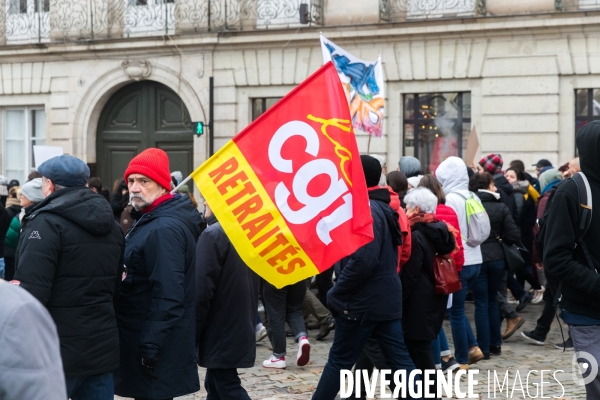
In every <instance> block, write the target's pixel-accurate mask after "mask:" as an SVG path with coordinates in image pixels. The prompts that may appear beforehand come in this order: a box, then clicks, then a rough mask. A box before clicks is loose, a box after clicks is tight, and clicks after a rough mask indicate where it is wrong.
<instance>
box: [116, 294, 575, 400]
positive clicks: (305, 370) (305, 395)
mask: <svg viewBox="0 0 600 400" xmlns="http://www.w3.org/2000/svg"><path fill="white" fill-rule="evenodd" d="M542 307H543V303H540V304H530V305H529V306H527V308H526V309H525V310H523V312H521V313H520V315H521V316H522V317H524V318H525V319H526V323H525V325H523V328H522V329H521V330H520V331H518V332H517V333H516V334H515V335H514V336H513V337H511V338H509V339H508V340H506V341H505V342H504V344H503V345H502V355H501V356H492V359H491V360H488V361H481V362H479V363H478V364H476V365H472V366H471V369H475V368H479V375H477V376H476V379H477V380H478V381H479V383H478V385H476V386H475V393H479V395H480V397H479V398H481V399H494V398H496V399H507V398H512V399H525V398H542V394H541V393H540V391H539V387H540V381H541V375H540V372H539V371H541V370H550V371H551V372H544V377H543V380H544V382H546V383H545V384H544V385H543V387H544V391H543V396H544V397H545V398H564V399H573V400H575V399H585V389H584V387H583V386H577V385H576V384H575V383H574V382H573V380H572V377H571V371H572V366H571V365H572V364H571V361H572V357H573V352H572V351H567V352H563V351H562V350H557V349H555V348H554V343H560V342H562V337H561V333H560V329H559V326H558V323H557V322H556V320H555V321H554V324H553V326H552V330H551V331H550V334H549V335H548V338H547V340H546V345H545V346H536V345H532V344H529V343H527V342H526V341H525V340H524V339H523V338H521V336H520V332H521V331H522V330H532V329H533V327H534V326H535V321H536V320H537V318H538V317H539V315H540V313H541V311H542ZM466 309H467V315H469V317H470V320H471V321H473V310H474V307H473V303H467V306H466ZM444 328H445V329H446V334H447V337H448V340H449V341H451V340H452V335H451V334H450V330H449V322H448V321H445V322H444ZM503 329H504V325H503ZM473 331H474V332H475V327H474V326H473ZM563 332H564V334H565V337H567V334H568V332H567V328H566V327H565V325H563ZM316 333H317V331H309V335H310V336H312V337H314V336H315V335H316ZM310 336H309V340H310V341H311V346H312V347H311V361H310V363H309V364H308V365H307V366H305V367H297V366H296V365H295V355H296V350H297V347H296V344H295V343H294V342H293V340H292V339H291V338H288V347H287V350H288V357H287V361H288V367H287V369H285V370H267V369H265V368H262V362H263V360H265V359H267V358H268V357H269V356H270V354H271V352H270V345H269V343H268V340H267V339H265V341H264V342H260V343H259V344H258V346H257V354H256V363H255V366H254V368H251V369H244V370H239V373H240V377H241V379H242V384H243V385H244V387H245V388H246V390H247V391H248V393H249V395H250V397H251V398H252V399H263V400H272V399H298V400H304V399H310V398H311V396H312V393H313V392H314V390H315V388H316V386H317V383H318V381H319V377H320V376H321V372H322V370H323V367H324V365H325V363H326V361H327V356H328V352H329V347H330V346H331V343H332V341H333V332H332V333H331V334H330V335H329V337H327V338H326V339H325V340H324V341H322V342H317V341H316V340H314V339H313V340H311V338H310ZM450 347H451V348H452V344H451V346H450ZM532 370H536V371H537V372H531V373H530V374H529V384H527V375H528V373H529V372H530V371H532ZM556 370H563V371H564V372H558V373H556V378H557V379H558V381H560V383H561V384H562V385H563V386H564V391H563V389H562V387H561V386H560V385H559V384H558V383H557V382H556V381H555V380H554V379H553V377H552V374H553V373H554V372H555V371H556ZM488 371H489V373H490V376H491V383H490V394H489V396H488V391H487V389H488ZM494 371H496V374H497V376H498V379H499V381H500V383H501V382H503V380H504V377H505V375H506V373H507V371H508V386H509V388H510V391H511V393H509V394H508V395H507V394H506V393H507V392H506V387H505V389H504V391H503V392H502V393H500V392H499V391H498V390H499V389H498V387H497V392H496V395H495V396H494V393H493V388H494ZM517 371H518V372H519V374H518V377H520V379H519V378H518V377H517ZM198 372H199V375H200V381H201V382H203V380H204V372H205V371H204V369H203V368H199V369H198ZM463 380H464V381H466V379H463ZM519 381H520V382H522V387H523V390H524V392H521V390H520V389H521V386H520V384H519ZM464 388H465V389H466V384H465V386H464ZM513 388H514V389H515V390H514V392H513V391H512V390H513ZM527 389H529V393H528V392H527ZM561 396H563V397H561ZM204 398H206V391H205V390H204V388H202V390H201V391H200V392H198V393H196V394H194V395H188V396H183V397H179V398H177V399H178V400H196V399H204ZM376 398H379V397H376ZM115 399H121V398H120V397H118V396H116V397H115Z"/></svg>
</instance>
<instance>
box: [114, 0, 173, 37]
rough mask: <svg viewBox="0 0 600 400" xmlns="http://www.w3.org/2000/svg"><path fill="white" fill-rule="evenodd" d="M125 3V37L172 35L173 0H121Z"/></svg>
mask: <svg viewBox="0 0 600 400" xmlns="http://www.w3.org/2000/svg"><path fill="white" fill-rule="evenodd" d="M121 1H124V2H125V4H126V8H125V15H124V23H125V29H124V33H125V37H130V36H135V37H138V36H153V35H173V34H174V33H175V14H174V10H175V9H174V5H175V4H174V0H121Z"/></svg>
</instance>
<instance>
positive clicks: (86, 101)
mask: <svg viewBox="0 0 600 400" xmlns="http://www.w3.org/2000/svg"><path fill="white" fill-rule="evenodd" d="M90 75H92V74H91V73H90ZM147 79H148V80H152V81H156V82H159V83H162V84H163V85H165V86H167V87H169V88H170V89H171V90H173V91H174V92H175V93H177V95H178V96H179V97H180V98H181V100H182V101H183V103H184V104H185V106H186V108H187V110H188V112H189V114H190V118H191V120H192V121H208V119H207V118H208V112H207V111H208V110H206V112H205V110H204V108H203V106H202V103H201V102H200V98H199V96H198V93H197V92H196V91H195V90H194V89H193V88H192V86H191V85H190V83H189V82H188V81H187V80H185V79H184V78H183V77H182V76H181V75H180V74H179V73H178V72H176V71H174V70H172V69H170V68H167V67H164V66H162V65H153V66H152V71H151V73H150V74H149V75H148V76H147ZM134 82H135V80H134V79H132V78H130V77H129V76H127V75H126V74H125V73H123V67H122V66H121V64H120V63H118V64H116V65H115V67H114V68H112V69H111V70H109V71H107V72H105V73H103V74H102V75H100V76H99V77H98V78H97V79H96V80H94V81H93V82H92V83H91V84H90V85H89V87H88V88H87V90H85V92H84V93H83V95H82V96H81V98H80V100H79V105H78V107H77V108H76V110H75V123H74V126H73V137H74V146H73V150H74V155H75V156H77V157H80V158H81V159H83V160H84V161H86V162H87V163H95V162H96V129H97V127H98V121H99V118H100V114H101V113H102V110H103V109H104V106H105V105H106V103H107V102H108V100H109V99H110V97H111V96H112V95H113V94H115V93H116V92H117V91H118V90H119V89H121V88H122V87H124V86H125V85H127V84H130V83H134ZM201 140H202V143H201V147H202V148H204V147H206V138H205V137H203V138H202V139H201Z"/></svg>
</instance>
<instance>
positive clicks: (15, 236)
mask: <svg viewBox="0 0 600 400" xmlns="http://www.w3.org/2000/svg"><path fill="white" fill-rule="evenodd" d="M20 230H21V221H19V216H18V215H15V216H14V217H13V219H12V221H10V225H9V227H8V231H6V239H5V240H4V246H6V247H10V248H11V249H16V248H17V243H18V241H19V231H20Z"/></svg>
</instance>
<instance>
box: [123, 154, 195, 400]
mask: <svg viewBox="0 0 600 400" xmlns="http://www.w3.org/2000/svg"><path fill="white" fill-rule="evenodd" d="M124 178H125V182H127V186H128V188H129V198H130V200H131V205H132V206H133V207H134V211H133V212H132V217H133V218H134V219H135V222H134V224H133V226H132V227H131V228H130V229H129V232H128V233H127V235H126V236H125V265H126V268H127V269H126V275H125V276H124V280H123V283H122V285H121V293H120V298H119V302H118V303H117V306H116V313H117V325H118V328H119V338H120V344H121V364H120V367H119V369H118V370H117V372H116V373H115V394H117V395H119V396H123V397H133V398H135V399H136V400H145V399H153V400H161V399H172V398H173V397H177V396H183V395H186V394H189V393H194V392H196V391H198V390H200V382H199V379H198V369H197V357H196V348H195V339H196V338H195V311H194V301H195V300H194V296H195V289H194V288H195V282H194V279H195V274H194V265H195V260H196V257H195V254H196V252H195V249H196V240H197V239H198V236H199V229H198V226H199V224H200V214H199V213H198V210H196V209H195V208H194V206H193V205H192V203H191V201H190V199H189V198H188V197H181V196H180V195H178V194H175V195H172V194H170V189H171V174H170V171H169V158H168V156H167V154H166V153H165V152H164V151H162V150H160V149H156V148H150V149H147V150H144V151H143V152H141V153H140V154H138V155H137V156H136V157H134V158H133V159H132V160H131V162H130V163H129V166H128V167H127V170H126V171H125V176H124Z"/></svg>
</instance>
